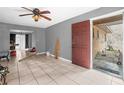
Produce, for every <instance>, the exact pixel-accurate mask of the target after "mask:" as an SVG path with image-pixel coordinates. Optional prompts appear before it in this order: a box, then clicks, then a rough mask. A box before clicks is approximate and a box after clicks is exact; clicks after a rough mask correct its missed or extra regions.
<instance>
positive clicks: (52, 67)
mask: <svg viewBox="0 0 124 93" xmlns="http://www.w3.org/2000/svg"><path fill="white" fill-rule="evenodd" d="M47 65H48V66H50V65H49V64H47ZM50 67H51V68H53V67H52V66H50ZM53 69H54V70H56V69H55V68H53ZM62 75H64V74H63V73H62ZM65 77H66V78H68V77H67V76H65ZM68 79H69V80H71V81H73V82H74V83H76V84H78V85H80V84H79V83H77V82H76V81H74V80H72V79H70V78H68Z"/></svg>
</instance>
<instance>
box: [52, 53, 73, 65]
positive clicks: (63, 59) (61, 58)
mask: <svg viewBox="0 0 124 93" xmlns="http://www.w3.org/2000/svg"><path fill="white" fill-rule="evenodd" d="M50 56H52V57H55V55H53V54H50ZM59 59H60V60H62V61H66V62H69V63H72V61H71V60H68V59H65V58H63V57H59Z"/></svg>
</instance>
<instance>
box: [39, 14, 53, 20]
mask: <svg viewBox="0 0 124 93" xmlns="http://www.w3.org/2000/svg"><path fill="white" fill-rule="evenodd" d="M40 16H41V17H43V18H45V19H47V20H49V21H51V20H52V19H51V18H49V17H47V16H44V15H40Z"/></svg>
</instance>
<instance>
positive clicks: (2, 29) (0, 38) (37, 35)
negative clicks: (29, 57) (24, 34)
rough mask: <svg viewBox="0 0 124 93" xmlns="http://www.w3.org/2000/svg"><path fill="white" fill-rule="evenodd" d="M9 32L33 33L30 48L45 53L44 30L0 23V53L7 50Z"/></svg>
mask: <svg viewBox="0 0 124 93" xmlns="http://www.w3.org/2000/svg"><path fill="white" fill-rule="evenodd" d="M10 30H26V31H33V33H32V46H35V47H36V48H37V52H45V50H46V46H45V45H46V44H45V29H43V28H35V27H28V26H20V25H12V24H6V23H0V51H3V50H8V49H9V46H10V44H9V42H10Z"/></svg>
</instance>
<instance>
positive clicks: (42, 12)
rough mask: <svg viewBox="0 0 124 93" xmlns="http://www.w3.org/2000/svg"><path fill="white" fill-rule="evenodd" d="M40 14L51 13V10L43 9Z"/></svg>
mask: <svg viewBox="0 0 124 93" xmlns="http://www.w3.org/2000/svg"><path fill="white" fill-rule="evenodd" d="M40 14H50V11H41V12H40Z"/></svg>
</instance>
